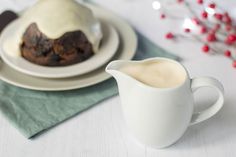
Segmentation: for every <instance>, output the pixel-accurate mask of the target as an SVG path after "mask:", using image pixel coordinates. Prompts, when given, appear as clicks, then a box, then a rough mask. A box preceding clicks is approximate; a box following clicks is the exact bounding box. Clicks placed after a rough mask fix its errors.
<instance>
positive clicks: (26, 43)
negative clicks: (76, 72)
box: [4, 0, 102, 66]
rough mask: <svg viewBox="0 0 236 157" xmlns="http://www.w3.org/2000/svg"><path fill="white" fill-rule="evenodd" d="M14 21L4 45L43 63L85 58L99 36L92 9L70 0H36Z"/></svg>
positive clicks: (61, 63)
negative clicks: (16, 23)
mask: <svg viewBox="0 0 236 157" xmlns="http://www.w3.org/2000/svg"><path fill="white" fill-rule="evenodd" d="M18 25H19V27H18V28H17V30H16V31H15V32H13V35H12V37H11V38H9V39H8V40H6V41H5V43H4V49H7V50H8V51H11V52H19V53H18V55H20V56H22V57H24V58H25V59H26V60H28V61H30V62H32V63H35V64H39V65H43V66H66V65H72V64H75V63H79V62H82V61H85V60H86V59H88V58H90V57H91V56H92V55H94V54H95V53H97V51H98V48H99V44H100V41H101V38H102V33H101V28H100V24H99V22H98V20H97V19H96V18H95V17H94V15H93V13H92V11H91V10H90V9H89V8H87V7H86V6H84V5H82V4H79V3H77V2H75V1H74V0H39V1H38V2H37V3H36V4H35V5H34V6H32V7H31V8H30V9H28V10H26V11H25V12H24V13H23V14H22V16H21V17H20V18H19V19H18ZM14 55H15V54H14Z"/></svg>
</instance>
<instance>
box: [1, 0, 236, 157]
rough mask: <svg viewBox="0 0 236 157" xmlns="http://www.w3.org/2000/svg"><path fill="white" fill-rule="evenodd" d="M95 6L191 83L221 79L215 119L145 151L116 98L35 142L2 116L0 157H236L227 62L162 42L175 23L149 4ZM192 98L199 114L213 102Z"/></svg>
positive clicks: (206, 95)
mask: <svg viewBox="0 0 236 157" xmlns="http://www.w3.org/2000/svg"><path fill="white" fill-rule="evenodd" d="M193 1H195V0H193ZM218 1H219V2H221V3H220V4H221V5H222V6H225V7H227V8H228V10H232V9H233V8H235V6H236V2H235V1H233V0H231V1H220V0H218ZM32 3H33V1H30V0H18V1H16V0H11V1H10V0H0V10H1V11H2V10H3V9H6V8H11V9H15V10H20V9H21V8H24V7H25V6H27V5H29V4H32ZM97 3H99V4H100V5H102V6H104V7H106V8H109V9H110V10H112V11H113V12H115V13H117V14H118V15H120V16H122V17H123V18H125V19H126V20H127V21H128V22H129V23H130V24H131V25H132V26H134V27H135V28H136V29H137V30H138V31H140V32H142V33H143V34H144V35H146V36H147V37H148V38H149V39H151V40H152V41H154V42H155V43H158V44H159V45H161V46H162V47H164V48H165V49H167V50H169V51H170V52H172V53H175V54H177V55H179V56H180V57H182V58H183V60H182V63H183V64H184V65H185V66H186V67H187V69H189V72H190V75H191V76H192V77H194V76H202V75H203V76H213V77H215V78H217V79H219V80H220V81H221V82H222V83H223V85H224V87H225V99H226V101H225V105H224V107H223V108H222V110H221V111H220V112H219V113H218V114H217V115H216V116H214V117H213V118H211V119H209V120H207V121H205V122H203V123H201V124H197V125H194V126H191V127H189V129H188V130H187V131H186V133H185V134H184V136H183V137H182V138H181V139H180V140H179V141H178V142H177V143H176V144H174V145H173V146H171V147H169V148H167V149H162V150H155V149H152V148H147V147H145V146H143V145H139V144H137V143H135V142H134V141H132V140H131V139H130V138H129V135H128V133H127V130H126V128H125V123H124V119H123V116H122V111H121V107H120V100H119V97H118V96H116V97H114V98H111V99H108V100H106V101H104V102H102V103H100V104H98V105H96V106H95V107H93V108H91V109H90V110H88V111H86V112H83V113H82V114H80V115H78V116H76V117H74V118H72V119H70V120H68V121H66V122H64V123H62V124H60V125H58V126H57V127H54V128H53V129H51V130H49V131H48V132H46V133H44V134H42V135H41V136H39V137H37V138H35V139H33V140H28V139H26V138H25V137H23V136H22V135H21V134H20V133H19V132H18V131H17V130H16V129H15V128H14V127H13V126H12V125H10V124H9V122H7V121H6V119H5V118H4V117H2V116H1V115H0V157H33V156H34V157H37V156H43V157H54V156H55V157H75V156H76V157H144V156H145V157H152V156H153V157H154V156H156V157H174V156H175V157H189V156H191V157H199V156H201V157H213V156H214V157H235V156H236V150H235V148H236V104H235V102H236V69H234V68H232V66H231V64H232V63H231V61H230V60H228V59H227V58H226V57H224V56H209V55H206V54H204V53H202V52H201V51H200V47H201V44H197V43H195V42H191V41H180V42H178V43H173V42H170V41H167V40H165V39H164V38H163V36H164V34H165V33H166V32H168V31H169V30H174V31H177V29H178V27H179V26H178V24H177V23H178V22H173V21H168V20H165V21H160V20H159V13H158V12H156V11H154V10H153V9H152V7H151V4H152V1H151V0H98V1H97ZM234 53H236V51H235V52H234ZM195 97H196V99H197V101H196V104H197V105H196V106H197V107H196V110H201V109H202V108H204V107H206V106H207V104H210V103H212V102H213V101H214V99H215V97H216V94H215V93H214V91H212V90H209V89H203V90H200V91H198V92H197V93H196V95H195ZM200 104H201V105H200ZM202 104H205V105H202Z"/></svg>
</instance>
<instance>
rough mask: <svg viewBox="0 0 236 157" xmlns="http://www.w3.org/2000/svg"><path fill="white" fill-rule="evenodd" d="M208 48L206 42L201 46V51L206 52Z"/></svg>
mask: <svg viewBox="0 0 236 157" xmlns="http://www.w3.org/2000/svg"><path fill="white" fill-rule="evenodd" d="M209 50H210V47H209V46H208V45H207V44H205V45H203V47H202V51H203V52H205V53H208V52H209Z"/></svg>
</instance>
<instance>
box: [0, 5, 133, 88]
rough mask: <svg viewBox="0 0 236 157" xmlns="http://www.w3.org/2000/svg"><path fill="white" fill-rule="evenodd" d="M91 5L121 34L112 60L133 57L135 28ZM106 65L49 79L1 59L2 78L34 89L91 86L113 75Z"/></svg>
mask: <svg viewBox="0 0 236 157" xmlns="http://www.w3.org/2000/svg"><path fill="white" fill-rule="evenodd" d="M89 7H90V8H92V10H93V11H94V12H95V13H96V14H97V15H99V17H101V19H102V20H104V21H109V23H111V24H112V25H113V26H114V27H115V28H116V30H117V31H118V33H119V35H120V45H119V48H118V51H117V53H116V55H115V56H114V57H113V58H112V60H117V59H123V60H130V59H132V58H133V56H134V54H135V51H136V47H137V37H136V34H135V32H134V30H133V29H132V28H131V27H130V26H129V25H128V24H127V23H126V22H125V21H124V20H122V19H121V18H119V17H118V16H116V15H114V14H112V13H111V12H110V11H107V10H104V9H102V8H100V7H97V6H93V5H89ZM105 66H106V65H104V66H102V67H100V68H98V69H96V70H94V71H92V72H90V73H87V74H85V75H81V76H76V77H71V78H62V79H48V78H37V77H32V76H29V75H25V74H23V73H21V72H18V71H16V70H14V69H13V68H11V67H10V66H9V65H7V64H5V63H4V62H1V61H0V79H1V80H3V81H5V82H7V83H10V84H12V85H15V86H19V87H23V88H28V89H34V90H43V91H60V90H71V89H77V88H83V87H87V86H91V85H94V84H97V83H99V82H102V81H104V80H106V79H108V78H110V77H111V76H110V75H109V74H107V73H106V72H105Z"/></svg>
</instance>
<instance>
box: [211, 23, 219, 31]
mask: <svg viewBox="0 0 236 157" xmlns="http://www.w3.org/2000/svg"><path fill="white" fill-rule="evenodd" d="M219 29H220V24H219V23H217V24H215V26H214V28H213V29H212V31H213V32H216V31H218V30H219Z"/></svg>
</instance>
